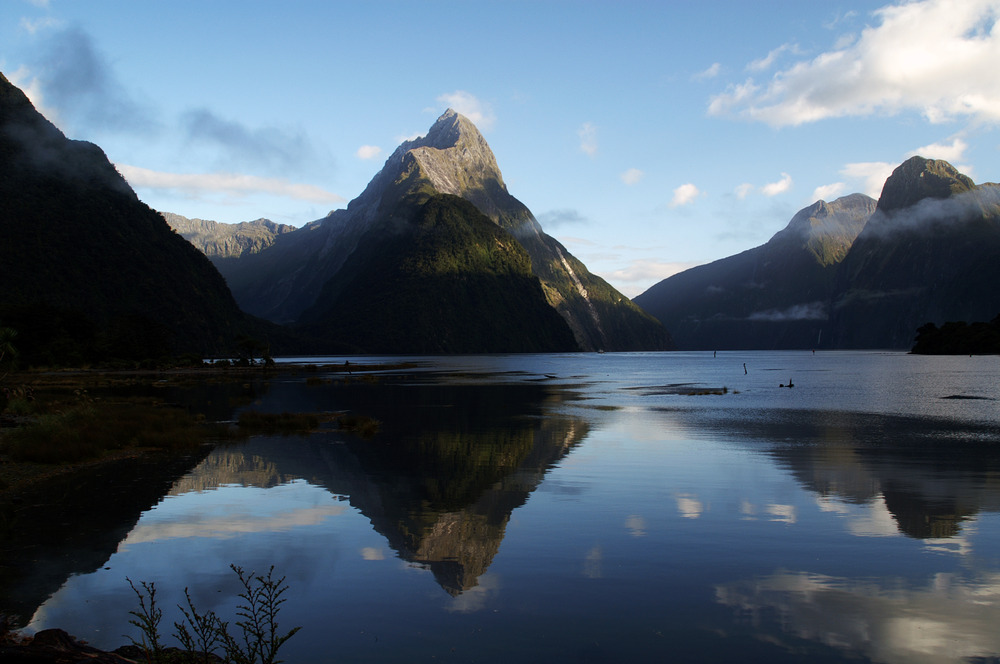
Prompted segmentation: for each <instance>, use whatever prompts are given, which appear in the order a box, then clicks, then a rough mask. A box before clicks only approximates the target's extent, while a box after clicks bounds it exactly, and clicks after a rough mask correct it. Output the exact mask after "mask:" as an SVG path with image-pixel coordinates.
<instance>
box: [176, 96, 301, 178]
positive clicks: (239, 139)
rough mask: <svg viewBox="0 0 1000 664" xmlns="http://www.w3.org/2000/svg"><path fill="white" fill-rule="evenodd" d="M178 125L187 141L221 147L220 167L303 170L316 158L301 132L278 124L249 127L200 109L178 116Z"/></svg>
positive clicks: (218, 160) (279, 170)
mask: <svg viewBox="0 0 1000 664" xmlns="http://www.w3.org/2000/svg"><path fill="white" fill-rule="evenodd" d="M180 122H181V127H182V128H183V130H184V134H185V136H186V138H187V140H188V142H190V143H200V144H203V145H208V146H212V147H215V148H220V151H219V152H218V154H217V156H216V159H217V162H218V163H219V165H220V166H221V167H222V168H227V169H232V168H236V167H237V166H238V167H239V168H240V169H243V168H246V167H247V165H253V166H255V167H258V168H263V169H264V170H267V171H270V172H274V173H289V172H293V173H295V172H303V171H304V170H306V169H307V168H308V167H309V166H311V165H314V164H315V163H316V162H317V161H318V159H317V155H316V153H315V150H314V149H313V143H312V141H310V140H309V138H308V137H307V136H306V135H305V133H304V132H301V131H296V130H288V129H281V128H278V127H258V128H253V129H251V128H249V127H247V126H245V125H244V124H243V123H241V122H237V121H235V120H229V119H226V118H222V117H219V116H218V115H216V114H215V113H214V112H212V111H210V110H208V109H206V108H199V109H195V110H190V111H187V112H185V113H184V114H182V115H181V118H180Z"/></svg>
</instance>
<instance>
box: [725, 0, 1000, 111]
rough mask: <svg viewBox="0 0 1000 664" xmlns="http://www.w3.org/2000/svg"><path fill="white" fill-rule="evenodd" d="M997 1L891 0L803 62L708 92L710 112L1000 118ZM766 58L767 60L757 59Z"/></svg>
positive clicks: (999, 37)
mask: <svg viewBox="0 0 1000 664" xmlns="http://www.w3.org/2000/svg"><path fill="white" fill-rule="evenodd" d="M998 15H1000V0H978V1H975V2H972V1H969V2H953V1H951V0H923V1H922V2H907V3H903V4H898V5H888V6H885V7H883V8H881V9H879V10H878V11H876V12H875V16H876V18H877V21H878V22H877V24H876V25H875V26H873V27H872V26H870V27H867V28H865V30H864V31H863V32H862V34H861V36H860V37H859V38H858V39H857V40H856V41H853V42H851V43H850V44H849V45H847V46H844V47H843V48H839V49H832V50H830V51H827V52H825V53H821V54H819V55H818V56H816V57H814V58H813V59H811V60H808V61H800V62H798V63H796V64H794V65H792V66H790V67H788V68H786V69H784V70H782V71H779V72H777V73H776V74H774V75H773V76H772V77H771V78H770V79H769V80H768V81H767V82H765V83H762V84H758V83H757V82H756V81H754V80H753V79H752V78H751V79H748V80H746V81H744V82H743V83H739V84H735V85H732V86H730V88H729V89H727V90H726V91H725V92H723V93H721V94H718V95H716V96H714V97H712V99H711V100H710V104H709V112H710V113H711V114H714V115H737V116H740V117H744V118H748V119H751V120H757V121H761V122H765V123H767V124H770V125H773V126H786V125H800V124H803V123H807V122H815V121H818V120H822V119H825V118H834V117H845V116H865V115H872V114H886V115H892V114H896V113H900V112H903V111H907V110H914V111H918V112H919V113H921V114H923V115H924V117H925V118H926V119H927V120H928V121H930V122H942V121H945V120H949V119H952V118H957V117H970V118H974V119H978V120H983V121H988V122H1000V77H997V76H988V75H984V72H989V71H993V70H995V68H996V63H997V62H998V61H1000V29H997V27H996V21H997V16H998ZM760 62H761V63H763V60H762V61H760Z"/></svg>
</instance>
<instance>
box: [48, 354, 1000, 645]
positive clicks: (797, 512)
mask: <svg viewBox="0 0 1000 664" xmlns="http://www.w3.org/2000/svg"><path fill="white" fill-rule="evenodd" d="M713 359H716V360H717V361H714V362H713ZM744 361H745V362H747V364H748V367H749V368H751V369H753V371H752V372H751V371H748V372H747V373H746V374H743V369H742V363H743V362H744ZM433 362H434V363H435V365H440V364H449V363H451V366H449V367H446V368H448V369H450V370H452V371H457V370H462V371H466V372H468V373H465V374H464V375H462V376H460V377H456V375H455V374H454V373H451V374H447V375H438V374H435V373H432V372H429V371H426V372H416V373H407V374H395V375H392V376H386V377H384V378H383V379H382V380H380V381H377V382H374V381H372V382H367V383H363V382H357V381H355V382H354V383H352V384H350V385H345V384H343V383H342V382H339V381H338V380H334V381H332V382H330V383H323V384H319V385H317V384H313V385H306V383H305V381H304V380H287V381H281V382H276V383H273V384H271V385H269V386H267V387H266V388H262V390H261V392H260V393H259V394H257V395H256V400H255V401H256V403H255V404H254V407H256V408H260V409H265V410H275V411H281V410H291V409H293V408H297V409H301V410H352V411H354V412H358V413H364V414H370V415H372V416H374V417H376V418H377V419H379V420H380V421H382V422H383V428H382V430H381V431H380V433H379V434H377V435H376V436H375V437H374V438H372V439H371V440H363V439H360V438H356V437H351V436H347V435H345V434H342V433H340V432H336V431H332V430H331V431H326V432H322V433H318V434H314V435H312V436H308V437H286V438H282V437H260V438H254V439H252V440H250V441H249V442H248V443H246V444H245V445H242V446H235V447H227V448H219V449H217V450H215V451H214V452H213V453H212V454H211V455H210V456H209V457H208V458H207V459H206V460H205V461H204V462H203V463H202V464H201V465H200V466H198V467H197V468H196V469H195V470H194V471H193V472H191V473H190V474H188V475H187V476H185V477H183V478H180V479H179V480H178V481H177V482H176V483H175V485H174V487H173V489H172V491H171V492H170V494H169V495H168V496H166V497H164V499H163V500H162V501H161V502H160V503H159V504H158V505H156V506H155V507H154V508H153V509H151V510H149V511H148V512H146V513H145V514H143V516H142V518H141V519H140V520H139V522H138V523H137V524H135V526H134V527H133V528H132V530H131V532H130V533H129V534H128V536H127V537H126V538H125V539H124V540H123V541H122V542H121V543H120V544H119V545H118V550H117V552H115V553H113V554H112V555H111V556H110V558H109V559H108V560H107V562H106V564H105V565H104V566H103V567H102V568H101V569H99V570H96V571H94V572H92V573H90V574H81V575H77V576H73V577H71V578H70V579H68V580H67V582H66V583H65V584H64V585H63V587H62V588H61V589H60V590H59V591H58V592H57V593H56V594H55V595H54V596H53V597H51V598H50V599H49V600H48V601H47V602H46V603H45V604H44V605H43V606H42V607H41V608H39V609H38V611H37V612H36V614H35V616H34V618H33V621H32V627H35V628H43V627H46V626H60V627H64V628H66V629H68V630H69V631H71V632H73V633H75V634H77V635H78V636H80V637H81V638H85V639H88V640H89V641H91V642H92V643H94V644H96V645H101V646H108V647H115V646H117V645H120V644H121V643H123V642H124V641H125V639H124V638H122V635H123V634H124V633H125V632H126V628H127V618H128V615H127V613H128V611H129V610H131V609H133V608H135V606H136V602H135V598H134V595H132V594H131V590H130V589H129V588H128V586H127V584H126V583H125V577H126V576H127V577H129V578H132V579H133V580H146V581H155V582H156V583H157V587H158V589H160V592H161V593H162V596H161V597H160V600H161V606H163V607H164V610H165V613H166V621H165V622H166V623H167V625H169V623H170V622H171V621H172V620H174V619H176V618H178V617H179V615H173V614H172V611H171V609H172V608H173V607H174V605H176V604H177V603H179V602H180V601H181V599H182V591H183V588H184V587H185V586H190V587H191V588H192V591H193V596H194V599H195V603H196V605H197V606H198V607H199V608H200V609H203V608H205V609H207V608H212V609H215V610H217V611H220V612H221V613H225V612H227V611H230V613H231V607H232V606H233V604H234V601H233V597H234V595H235V593H236V592H237V589H236V585H235V583H234V581H235V577H234V575H232V573H231V572H230V571H229V570H228V565H229V564H230V563H236V564H240V565H242V566H244V567H246V568H251V569H256V570H266V569H267V567H268V566H270V565H272V564H273V565H275V566H276V569H277V571H278V573H280V574H284V575H287V577H288V583H289V585H290V587H291V590H290V596H289V601H288V603H287V605H286V607H285V609H284V612H283V613H282V622H283V625H287V626H292V625H302V626H303V630H302V631H301V632H300V633H299V635H297V636H296V637H295V638H294V639H293V640H292V641H290V642H289V643H288V644H287V645H286V648H287V650H283V651H282V654H283V656H285V657H286V658H287V659H288V661H292V662H307V661H327V660H328V659H329V658H330V657H331V656H335V657H339V658H341V659H342V660H345V661H408V662H409V661H424V660H427V659H430V658H432V657H437V658H451V659H453V660H454V661H472V660H475V661H501V660H505V661H509V660H510V659H519V660H522V661H528V660H531V661H538V660H541V659H547V660H552V661H629V660H631V661H642V660H653V659H657V660H663V659H669V658H673V659H677V660H678V661H754V660H761V661H765V660H766V661H772V662H780V661H790V662H791V661H841V660H847V659H851V661H856V658H857V657H859V656H860V657H862V658H868V659H871V660H872V661H879V662H948V661H954V662H959V661H963V658H967V657H991V656H998V655H1000V633H998V632H997V630H996V625H998V624H1000V597H998V592H1000V541H998V539H1000V522H998V519H997V511H998V507H1000V480H998V479H997V477H1000V475H998V474H997V472H996V471H997V470H998V469H1000V452H998V451H997V448H998V446H1000V433H998V432H1000V426H998V420H1000V416H998V415H997V407H996V406H997V404H996V401H995V399H997V397H998V396H1000V395H998V394H997V389H998V388H997V387H996V386H997V385H1000V380H998V378H1000V370H998V368H997V366H996V365H997V364H998V363H997V360H996V358H988V359H983V358H978V361H976V362H974V363H973V362H972V360H970V358H914V357H910V356H906V355H901V354H884V353H868V354H864V353H818V354H816V355H812V354H791V353H785V354H782V353H771V354H768V353H745V354H742V355H737V354H720V357H719V358H712V357H711V354H708V356H707V357H706V355H705V354H667V355H642V354H637V355H614V356H612V355H607V356H511V357H491V358H435V359H434V361H433ZM790 377H791V378H793V379H794V381H795V383H796V387H795V388H794V390H789V389H787V388H784V389H782V388H778V387H777V385H778V384H779V383H786V382H787V381H788V378H790ZM314 383H315V381H314ZM723 385H725V386H726V387H727V393H726V394H722V395H702V396H688V395H687V394H685V392H686V391H693V389H691V390H689V389H688V388H689V387H691V388H716V387H721V386H723ZM956 395H959V396H973V397H977V398H974V399H948V398H946V397H949V396H956ZM164 631H169V626H166V629H165V630H164Z"/></svg>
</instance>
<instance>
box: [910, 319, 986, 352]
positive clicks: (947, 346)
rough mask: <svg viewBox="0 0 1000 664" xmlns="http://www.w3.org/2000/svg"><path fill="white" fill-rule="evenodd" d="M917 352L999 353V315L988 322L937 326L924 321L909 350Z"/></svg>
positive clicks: (951, 323) (959, 322) (960, 322)
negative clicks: (924, 323)
mask: <svg viewBox="0 0 1000 664" xmlns="http://www.w3.org/2000/svg"><path fill="white" fill-rule="evenodd" d="M910 352H912V353H916V354H918V355H966V354H968V355H996V354H1000V315H998V316H997V317H996V318H994V319H993V320H991V321H990V322H989V323H982V322H977V323H971V324H970V323H966V322H965V321H957V322H949V323H945V324H944V325H942V326H941V327H938V326H937V325H935V324H934V323H927V324H926V325H923V326H921V327H920V328H919V329H918V330H917V339H916V342H915V343H914V345H913V349H912V350H911V351H910Z"/></svg>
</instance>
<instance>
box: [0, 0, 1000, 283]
mask: <svg viewBox="0 0 1000 664" xmlns="http://www.w3.org/2000/svg"><path fill="white" fill-rule="evenodd" d="M998 17H1000V0H923V1H918V2H902V3H900V2H886V0H882V1H878V2H867V1H864V0H846V1H844V2H839V1H838V2H822V1H816V2H802V0H795V1H793V2H783V1H775V2H748V1H745V0H730V1H726V2H723V1H718V2H716V1H712V0H706V1H705V2H691V1H690V0H688V1H686V2H673V1H670V0H661V1H658V2H629V1H628V0H624V1H620V2H612V1H610V0H609V1H605V2H596V1H595V2H588V1H585V0H580V1H575V2H569V1H556V0H548V1H546V0H535V1H532V2H521V1H518V0H505V1H499V0H493V1H491V2H485V1H482V2H480V1H476V0H463V1H459V0H449V1H443V0H442V1H433V0H432V1H416V0H408V1H401V2H380V1H376V0H372V1H366V2H361V1H358V2H331V1H327V0H323V1H313V2H310V1H301V2H276V1H275V2H268V1H260V2H254V1H252V0H241V1H240V2H234V1H233V2H231V1H228V0H215V1H212V2H205V1H204V0H199V1H197V2H188V1H185V0H172V1H171V2H165V1H162V2H161V1H158V0H149V1H143V2H127V1H125V0H116V1H113V2H112V1H105V0H2V2H0V71H2V72H3V73H4V75H6V76H7V77H8V78H9V79H11V80H12V81H13V82H14V83H15V84H17V85H18V86H19V87H21V88H22V89H23V90H25V92H26V93H28V95H29V97H30V98H31V99H32V101H33V102H34V103H35V105H36V107H38V108H39V109H40V110H41V111H42V112H43V113H45V115H46V116H47V117H48V118H49V119H50V120H52V121H53V122H55V123H56V125H57V126H59V128H60V129H62V130H63V131H64V132H65V133H66V134H67V135H68V136H70V137H71V138H76V139H82V140H89V141H93V142H95V143H97V144H98V145H100V146H101V147H102V148H104V150H105V152H106V153H107V154H108V157H109V158H110V159H111V160H112V161H113V162H114V163H115V164H116V165H117V167H118V168H119V170H120V171H121V172H122V173H123V175H125V176H126V178H127V179H128V180H129V181H130V182H131V183H132V185H133V187H134V188H135V189H136V192H137V193H138V194H139V196H140V198H142V199H143V200H144V201H145V202H146V203H148V204H149V205H150V206H151V207H153V208H155V209H158V210H162V211H167V212H176V213H178V214H183V215H185V216H188V217H200V218H204V219H214V220H217V221H223V222H238V221H247V220H251V219H256V218H259V217H267V218H270V219H273V220H275V221H279V222H283V223H291V224H294V225H302V224H304V223H306V222H309V221H312V220H314V219H317V218H320V217H322V216H324V215H325V214H326V213H327V212H328V211H330V210H331V209H334V208H337V207H343V206H345V205H346V204H347V202H348V201H349V200H350V199H352V198H354V197H355V196H357V195H358V194H359V193H361V191H362V190H363V189H364V186H365V185H366V184H367V183H368V181H369V180H370V179H371V178H372V176H373V175H374V174H375V173H376V172H377V171H378V169H379V168H381V166H382V163H383V161H384V160H385V158H386V157H387V156H388V155H389V154H390V153H391V152H392V150H393V149H394V148H395V147H396V146H397V145H398V144H399V143H400V142H401V141H403V140H405V139H407V138H413V137H414V136H417V135H420V134H423V133H426V131H427V129H428V128H429V127H430V125H431V124H432V123H433V122H434V120H435V119H436V118H437V116H438V115H439V114H440V113H442V112H443V111H444V110H445V109H446V108H448V107H453V108H455V109H456V110H457V111H459V112H461V113H463V114H465V115H467V116H468V117H469V118H470V119H472V120H473V121H474V122H475V123H476V124H477V126H478V127H479V129H480V130H481V131H482V132H483V134H484V136H485V137H486V139H487V141H488V142H489V144H490V146H491V147H492V148H493V151H494V153H495V154H496V157H497V161H498V163H499V165H500V168H501V170H502V171H503V174H504V179H505V181H506V183H507V187H508V189H509V190H510V192H511V193H512V194H513V195H514V196H516V197H517V198H519V199H520V200H521V201H522V202H524V203H525V204H526V205H527V206H528V207H529V208H530V209H531V210H532V211H533V212H534V213H535V215H536V217H538V219H539V221H540V222H541V223H542V226H543V228H544V229H545V230H546V231H547V232H548V233H549V234H550V235H553V236H555V237H556V238H558V239H559V240H560V241H562V242H563V243H564V244H565V245H566V246H567V247H568V248H569V250H570V251H571V252H573V253H574V254H575V255H576V256H577V257H579V258H580V259H581V260H583V261H584V263H585V264H586V265H587V266H588V267H589V268H590V269H591V271H593V272H595V273H597V274H599V275H601V276H603V277H604V278H605V279H607V280H608V281H609V282H611V283H612V285H614V286H616V287H617V288H618V289H619V290H621V291H622V292H623V293H625V294H626V295H629V296H635V295H637V294H638V293H640V292H642V291H643V290H645V289H646V288H648V287H649V286H651V285H652V284H654V283H656V282H657V281H659V280H660V279H663V278H665V277H667V276H669V275H670V274H672V273H674V272H677V271H679V270H680V269H684V268H687V267H690V266H693V265H697V264H700V263H706V262H710V261H712V260H716V259H719V258H723V257H726V256H729V255H732V254H735V253H738V252H740V251H743V250H745V249H749V248H751V247H754V246H757V245H759V244H761V243H763V242H765V241H767V240H768V239H769V238H770V237H771V236H772V235H773V234H774V233H776V232H777V231H779V230H781V229H782V228H783V227H784V226H785V225H786V224H787V222H788V220H789V219H790V218H791V216H792V215H793V214H794V213H795V212H796V211H798V210H799V209H801V208H803V207H805V206H806V205H809V204H810V203H812V202H814V201H815V200H817V199H819V198H823V199H825V200H833V199H835V198H837V197H838V196H841V195H846V194H849V193H852V192H856V191H858V192H864V193H868V194H870V195H872V196H876V197H877V195H878V192H879V191H880V190H881V186H882V183H883V182H884V180H885V177H886V176H887V175H888V174H889V172H891V169H892V168H893V167H895V166H896V165H898V164H899V163H900V162H902V161H903V160H904V159H906V158H907V157H909V156H911V155H913V154H922V155H924V156H927V157H935V158H942V159H947V160H948V161H950V162H952V163H953V164H955V165H956V166H958V167H959V168H960V169H961V170H962V171H963V172H965V173H967V174H968V175H969V176H970V177H972V178H973V179H974V180H975V181H976V182H984V181H998V180H1000V132H998V122H1000V23H997V19H998Z"/></svg>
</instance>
